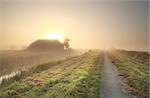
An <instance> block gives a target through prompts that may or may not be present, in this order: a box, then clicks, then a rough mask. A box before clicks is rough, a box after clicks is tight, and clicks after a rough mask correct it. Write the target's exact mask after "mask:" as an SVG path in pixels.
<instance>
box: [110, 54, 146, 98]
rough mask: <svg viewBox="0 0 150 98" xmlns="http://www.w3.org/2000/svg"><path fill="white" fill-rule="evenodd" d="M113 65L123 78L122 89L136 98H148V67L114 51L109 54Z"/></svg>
mask: <svg viewBox="0 0 150 98" xmlns="http://www.w3.org/2000/svg"><path fill="white" fill-rule="evenodd" d="M110 55H111V58H112V61H113V63H114V64H115V65H116V66H117V69H118V71H119V73H120V76H122V77H123V85H124V88H125V89H126V90H127V91H128V92H129V93H131V94H133V95H135V96H137V97H138V98H149V65H146V64H142V63H140V62H138V61H137V59H135V60H133V59H132V60H131V58H132V57H129V56H126V55H123V54H122V53H120V52H117V51H114V52H111V53H110Z"/></svg>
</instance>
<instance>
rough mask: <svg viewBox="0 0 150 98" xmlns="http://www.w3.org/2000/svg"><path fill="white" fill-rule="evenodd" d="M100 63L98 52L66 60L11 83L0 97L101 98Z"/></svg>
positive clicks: (100, 56)
mask: <svg viewBox="0 0 150 98" xmlns="http://www.w3.org/2000/svg"><path fill="white" fill-rule="evenodd" d="M101 62H102V53H100V52H99V51H93V52H88V53H85V54H83V55H81V56H77V57H74V58H70V59H67V60H66V61H64V62H60V63H59V64H57V66H53V67H51V68H48V69H47V70H42V71H38V73H32V74H31V75H30V76H27V77H26V78H25V79H21V80H20V81H17V82H15V83H12V84H11V85H10V86H8V87H6V88H4V89H3V90H1V91H2V92H1V93H0V97H2V98H8V97H10V96H11V97H15V96H20V97H24V98H99V95H100V94H99V90H100V88H99V87H100V70H101ZM38 70H40V69H38Z"/></svg>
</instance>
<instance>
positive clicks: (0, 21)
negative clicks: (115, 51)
mask: <svg viewBox="0 0 150 98" xmlns="http://www.w3.org/2000/svg"><path fill="white" fill-rule="evenodd" d="M0 27H1V31H0V49H7V48H10V47H13V45H16V46H18V47H23V46H27V45H29V44H30V43H31V42H33V41H35V40H37V39H43V38H44V37H43V36H44V35H45V34H46V33H47V32H50V33H51V32H58V33H61V34H63V35H64V36H65V37H67V38H70V39H71V41H70V44H71V47H73V48H123V49H131V50H148V0H147V1H146V0H132V1H131V0H104V1H103V0H62V1H61V2H59V1H58V0H56V1H55V0H53V1H52V0H0Z"/></svg>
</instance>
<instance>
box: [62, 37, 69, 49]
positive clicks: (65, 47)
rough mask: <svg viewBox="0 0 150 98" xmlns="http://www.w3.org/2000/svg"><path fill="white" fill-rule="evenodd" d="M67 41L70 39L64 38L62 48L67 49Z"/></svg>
mask: <svg viewBox="0 0 150 98" xmlns="http://www.w3.org/2000/svg"><path fill="white" fill-rule="evenodd" d="M69 41H70V39H68V38H66V39H65V40H64V43H63V45H64V49H69Z"/></svg>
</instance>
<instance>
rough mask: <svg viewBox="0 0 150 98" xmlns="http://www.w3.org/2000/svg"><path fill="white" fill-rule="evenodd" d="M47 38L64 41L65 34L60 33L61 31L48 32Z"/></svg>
mask: <svg viewBox="0 0 150 98" xmlns="http://www.w3.org/2000/svg"><path fill="white" fill-rule="evenodd" d="M47 38H48V39H51V40H56V39H57V40H60V41H62V40H63V39H64V36H63V35H62V34H59V33H48V34H47Z"/></svg>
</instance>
